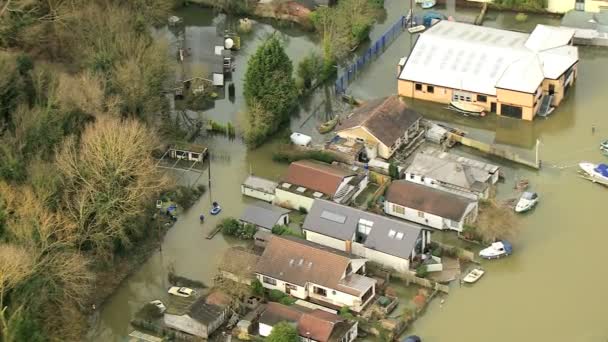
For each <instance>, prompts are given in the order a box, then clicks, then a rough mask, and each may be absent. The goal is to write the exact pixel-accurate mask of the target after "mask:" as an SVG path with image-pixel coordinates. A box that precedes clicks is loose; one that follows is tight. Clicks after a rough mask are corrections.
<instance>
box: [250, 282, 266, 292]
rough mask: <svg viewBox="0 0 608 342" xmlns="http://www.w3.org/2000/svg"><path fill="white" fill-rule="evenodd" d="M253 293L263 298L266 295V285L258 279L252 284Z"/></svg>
mask: <svg viewBox="0 0 608 342" xmlns="http://www.w3.org/2000/svg"><path fill="white" fill-rule="evenodd" d="M251 292H252V293H253V294H254V295H256V296H261V295H263V294H264V285H262V283H261V282H260V281H259V280H258V279H256V280H254V281H253V282H251Z"/></svg>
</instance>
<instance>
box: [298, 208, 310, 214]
mask: <svg viewBox="0 0 608 342" xmlns="http://www.w3.org/2000/svg"><path fill="white" fill-rule="evenodd" d="M298 211H299V212H300V214H302V215H306V214H308V210H307V209H306V208H304V207H299V208H298Z"/></svg>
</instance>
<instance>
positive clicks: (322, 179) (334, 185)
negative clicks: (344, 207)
mask: <svg viewBox="0 0 608 342" xmlns="http://www.w3.org/2000/svg"><path fill="white" fill-rule="evenodd" d="M355 174H356V173H355V172H352V171H348V170H346V169H344V168H341V167H338V166H334V165H330V164H326V163H321V162H317V161H313V160H299V161H296V162H293V163H291V164H290V165H289V169H287V176H286V177H285V178H284V179H283V181H285V182H287V183H291V184H295V185H299V186H303V187H305V188H308V189H312V190H314V191H318V192H322V193H324V194H326V195H334V194H335V193H336V191H337V190H338V186H340V183H342V180H343V179H344V178H345V177H347V176H352V175H355Z"/></svg>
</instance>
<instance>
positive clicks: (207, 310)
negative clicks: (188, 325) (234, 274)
mask: <svg viewBox="0 0 608 342" xmlns="http://www.w3.org/2000/svg"><path fill="white" fill-rule="evenodd" d="M230 301H231V300H230V297H229V296H227V295H226V294H224V293H223V292H220V291H215V292H212V293H210V294H209V295H208V296H207V297H205V298H199V299H197V300H196V301H195V302H194V303H192V304H191V305H190V307H189V308H188V316H190V317H192V318H193V319H195V320H197V321H199V322H201V323H203V324H210V323H211V322H214V321H215V320H216V319H217V318H218V317H219V316H220V315H221V314H222V312H223V311H224V308H225V307H226V306H227V305H229V304H230Z"/></svg>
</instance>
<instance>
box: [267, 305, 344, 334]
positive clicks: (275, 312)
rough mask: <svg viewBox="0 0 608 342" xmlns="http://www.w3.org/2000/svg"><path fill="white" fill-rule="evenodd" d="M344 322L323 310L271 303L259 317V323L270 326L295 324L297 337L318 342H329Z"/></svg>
mask: <svg viewBox="0 0 608 342" xmlns="http://www.w3.org/2000/svg"><path fill="white" fill-rule="evenodd" d="M344 321H345V320H344V319H343V318H341V317H340V316H338V315H335V314H332V313H329V312H325V311H323V310H319V309H316V310H310V309H308V308H305V307H301V306H298V305H292V306H286V305H283V304H279V303H272V302H271V303H268V305H267V307H266V310H265V311H264V312H263V313H262V315H261V316H260V322H261V323H265V324H268V325H271V326H273V325H275V324H277V323H279V322H291V323H296V324H297V329H298V335H300V336H304V337H309V338H310V339H311V340H314V341H319V342H327V341H329V339H330V337H331V336H332V333H333V332H334V328H335V327H336V326H337V324H339V323H342V322H344ZM346 323H348V322H346ZM350 325H352V323H351V324H349V326H350ZM339 330H342V329H339Z"/></svg>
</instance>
